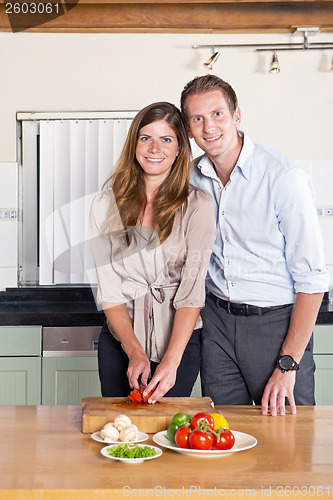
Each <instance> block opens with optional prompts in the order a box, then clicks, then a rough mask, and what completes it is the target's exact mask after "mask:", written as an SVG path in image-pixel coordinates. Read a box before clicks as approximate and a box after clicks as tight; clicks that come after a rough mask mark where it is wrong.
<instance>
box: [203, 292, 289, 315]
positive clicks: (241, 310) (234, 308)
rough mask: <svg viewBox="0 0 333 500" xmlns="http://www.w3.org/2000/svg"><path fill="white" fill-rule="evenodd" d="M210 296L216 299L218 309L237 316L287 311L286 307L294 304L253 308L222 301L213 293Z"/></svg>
mask: <svg viewBox="0 0 333 500" xmlns="http://www.w3.org/2000/svg"><path fill="white" fill-rule="evenodd" d="M209 295H210V296H211V297H212V298H213V299H214V301H215V303H216V305H217V307H222V308H223V309H225V310H226V311H228V313H229V314H235V315H237V316H251V315H254V314H256V315H257V316H261V315H262V314H265V313H268V312H270V311H276V310H278V309H285V308H286V307H290V306H292V305H293V304H283V305H281V306H270V307H259V306H252V305H250V304H237V303H235V302H229V301H228V300H223V299H220V298H219V297H216V295H214V294H213V293H211V292H209Z"/></svg>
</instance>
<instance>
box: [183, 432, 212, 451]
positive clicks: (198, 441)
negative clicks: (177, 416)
mask: <svg viewBox="0 0 333 500" xmlns="http://www.w3.org/2000/svg"><path fill="white" fill-rule="evenodd" d="M188 441H189V443H190V447H191V448H193V449H194V450H210V449H211V447H212V444H213V436H212V435H211V434H210V433H209V434H208V433H207V432H203V431H200V430H196V431H193V432H191V434H190V437H189V438H188Z"/></svg>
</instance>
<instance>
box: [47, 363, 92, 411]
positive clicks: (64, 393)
mask: <svg viewBox="0 0 333 500" xmlns="http://www.w3.org/2000/svg"><path fill="white" fill-rule="evenodd" d="M91 396H101V392H100V383H99V377H98V363H97V357H96V356H93V357H66V356H65V357H49V358H48V357H46V358H43V362H42V404H43V405H45V404H47V405H77V404H81V402H82V398H84V397H91Z"/></svg>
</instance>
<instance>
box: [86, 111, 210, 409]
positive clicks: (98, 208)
mask: <svg viewBox="0 0 333 500" xmlns="http://www.w3.org/2000/svg"><path fill="white" fill-rule="evenodd" d="M190 175H191V149H190V144H189V140H188V136H187V132H186V128H185V125H184V122H183V120H182V117H181V114H180V111H179V110H178V109H177V108H176V107H175V106H173V105H172V104H170V103H167V102H160V103H155V104H151V105H150V106H147V107H146V108H144V109H143V110H141V111H140V112H139V113H138V114H137V115H136V117H135V118H134V120H133V122H132V124H131V127H130V130H129V133H128V136H127V139H126V142H125V145H124V148H123V151H122V154H121V156H120V159H119V161H118V163H117V166H116V169H115V171H114V173H113V174H112V175H111V177H110V178H109V179H108V180H107V181H106V183H105V185H104V189H103V190H102V192H101V193H100V194H98V195H97V196H96V198H95V199H94V201H93V203H92V208H91V242H92V249H93V254H94V259H95V265H96V271H97V278H98V292H97V302H98V303H99V304H101V306H102V307H103V309H104V312H105V316H106V320H107V321H106V324H105V325H104V326H103V328H102V331H101V335H100V339H99V349H98V362H99V375H100V380H101V387H102V395H103V396H126V395H127V394H129V391H130V390H131V388H136V389H138V388H139V384H140V383H142V384H143V385H147V383H148V377H149V376H150V374H151V375H152V379H151V381H150V382H149V385H148V387H147V388H146V390H145V393H144V395H146V394H148V393H149V392H151V391H153V392H152V394H151V396H150V397H149V401H148V402H149V403H154V402H156V401H158V400H159V399H160V398H161V397H162V396H164V395H165V394H167V395H168V396H189V395H190V393H191V390H192V387H193V384H194V383H195V380H196V378H197V375H198V371H199V366H200V339H199V337H200V328H201V319H200V317H199V312H200V308H201V307H203V306H204V302H205V289H204V281H205V275H206V270H207V267H208V263H209V258H210V253H211V249H212V246H213V242H214V238H215V211H214V206H213V200H212V198H211V196H210V195H209V194H208V193H206V191H204V190H202V189H198V188H195V187H193V186H190V185H189V179H190Z"/></svg>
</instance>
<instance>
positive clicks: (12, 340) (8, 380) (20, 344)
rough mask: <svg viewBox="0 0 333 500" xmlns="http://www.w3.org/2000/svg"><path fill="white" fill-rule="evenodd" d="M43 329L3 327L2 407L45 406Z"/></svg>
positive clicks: (0, 356) (0, 348)
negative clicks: (43, 395)
mask: <svg viewBox="0 0 333 500" xmlns="http://www.w3.org/2000/svg"><path fill="white" fill-rule="evenodd" d="M41 332H42V329H41V327H40V326H1V327H0V404H2V405H37V404H40V403H41V343H42V333H41Z"/></svg>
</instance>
